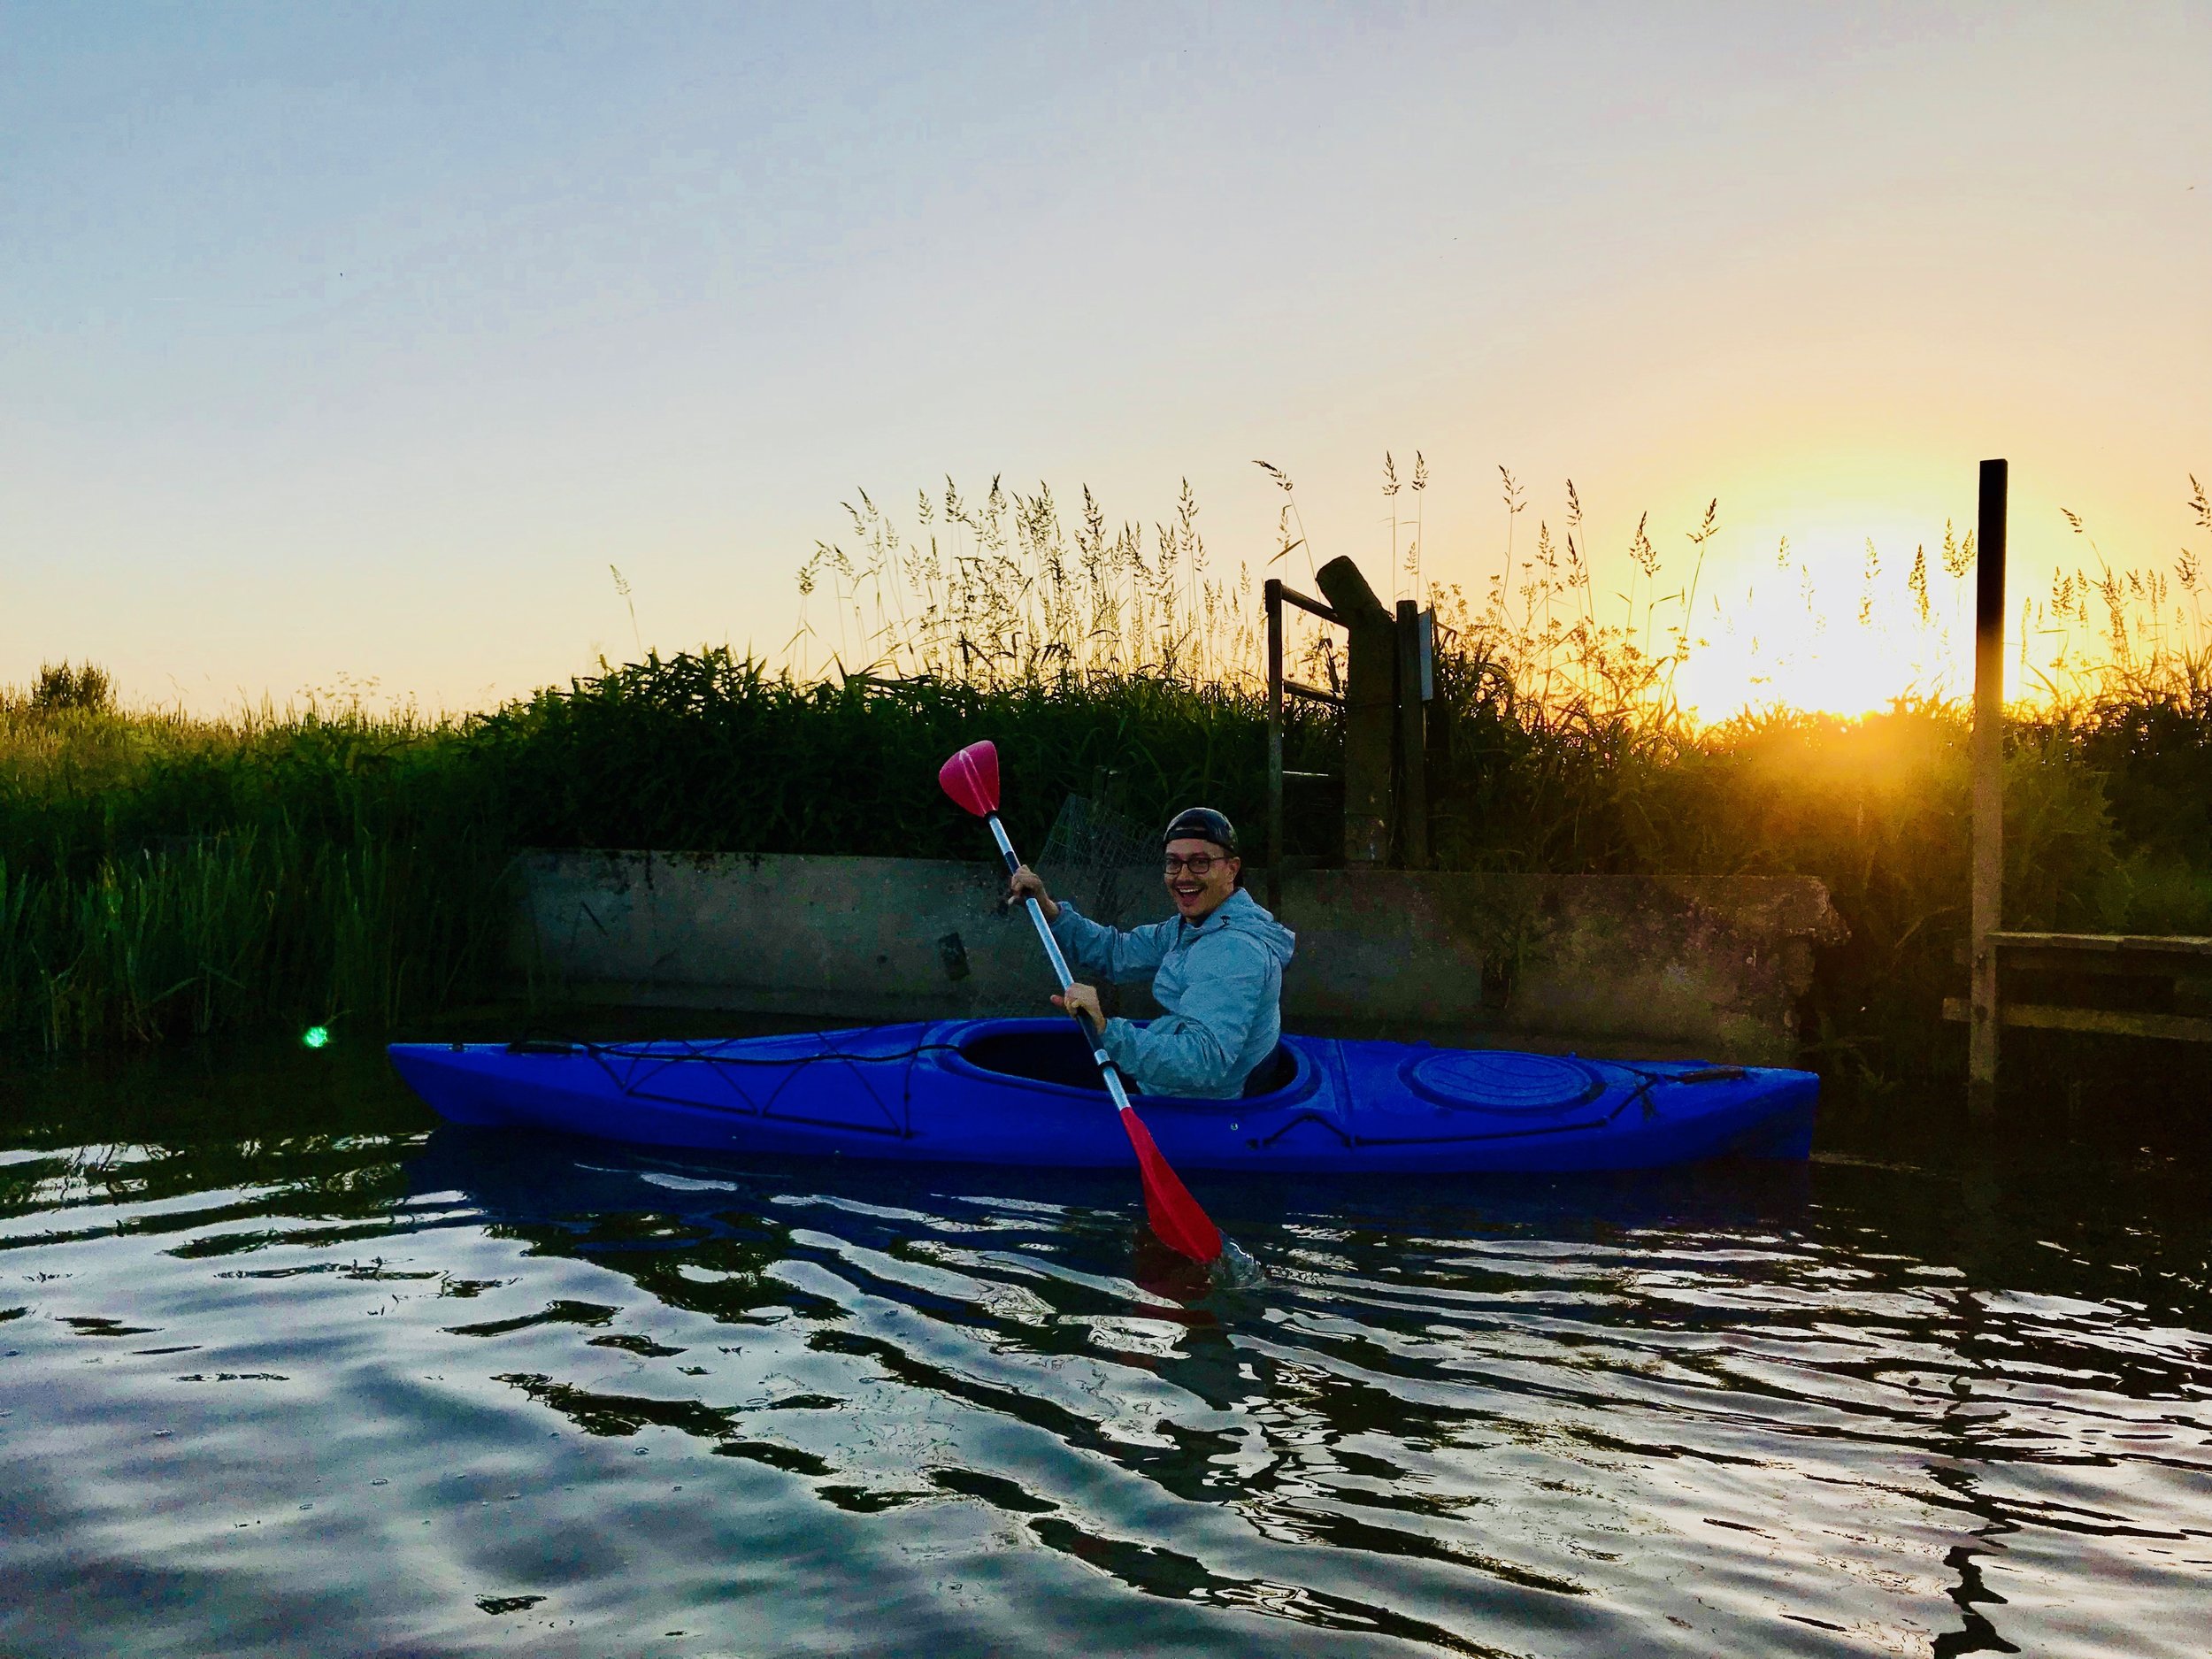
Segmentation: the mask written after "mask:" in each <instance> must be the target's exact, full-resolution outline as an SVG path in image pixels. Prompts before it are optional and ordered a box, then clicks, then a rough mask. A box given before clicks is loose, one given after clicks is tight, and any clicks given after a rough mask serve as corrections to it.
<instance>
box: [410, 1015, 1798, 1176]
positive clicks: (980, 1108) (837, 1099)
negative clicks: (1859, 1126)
mask: <svg viewBox="0 0 2212 1659" xmlns="http://www.w3.org/2000/svg"><path fill="white" fill-rule="evenodd" d="M391 1056H392V1064H394V1065H395V1066H396V1067H397V1068H398V1071H399V1074H400V1076H401V1077H403V1078H404V1079H406V1081H407V1083H408V1085H409V1086H410V1087H412V1088H413V1089H414V1090H415V1092H416V1093H417V1094H420V1095H421V1096H422V1097H423V1099H424V1100H425V1101H426V1102H429V1103H430V1105H431V1106H432V1107H433V1108H434V1110H436V1111H437V1112H438V1113H439V1115H440V1116H442V1117H443V1118H447V1119H449V1120H450V1121H452V1122H454V1123H460V1124H474V1125H494V1126H507V1127H515V1128H530V1129H546V1130H554V1131H557V1132H561V1133H570V1134H581V1135H591V1136H595V1137H598V1138H599V1139H602V1140H608V1141H630V1142H634V1143H637V1144H640V1145H647V1146H660V1147H683V1148H692V1149H695V1150H703V1151H719V1152H733V1153H740V1154H772V1155H777V1156H790V1155H799V1156H845V1157H853V1158H887V1159H895V1160H901V1161H907V1162H927V1163H944V1164H1016V1165H1024V1166H1028V1167H1055V1168H1076V1169H1120V1168H1126V1167H1127V1166H1128V1164H1129V1163H1130V1150H1129V1141H1128V1139H1127V1138H1126V1136H1125V1135H1124V1134H1123V1133H1122V1128H1121V1124H1120V1121H1119V1118H1118V1116H1117V1114H1116V1112H1115V1110H1114V1109H1113V1107H1112V1105H1111V1104H1110V1102H1109V1101H1108V1099H1107V1096H1106V1093H1105V1091H1104V1089H1103V1088H1102V1087H1101V1086H1100V1084H1099V1080H1098V1074H1097V1072H1096V1071H1094V1070H1093V1069H1092V1066H1091V1060H1090V1052H1089V1049H1088V1048H1087V1045H1086V1044H1085V1043H1084V1042H1083V1041H1081V1039H1080V1038H1079V1036H1078V1035H1077V1033H1076V1031H1075V1028H1074V1027H1073V1026H1072V1025H1070V1024H1068V1022H1066V1021H1064V1020H1059V1019H979V1020H939V1021H933V1022H928V1023H917V1024H912V1025H876V1026H870V1027H866V1028H864V1029H860V1030H854V1031H832V1032H818V1033H807V1034H805V1035H801V1036H782V1037H750V1038H741V1039H735V1040H733V1041H725V1042H614V1043H566V1042H518V1043H504V1044H502V1043H451V1044H446V1043H396V1044H394V1045H393V1046H392V1049H391ZM1819 1088H1820V1083H1819V1079H1817V1078H1816V1077H1815V1076H1814V1075H1813V1074H1812V1073H1811V1072H1809V1071H1782V1070H1778V1069H1772V1068H1760V1067H1747V1066H1733V1065H1711V1064H1703V1063H1701V1062H1666V1061H1638V1062H1636V1063H1634V1064H1627V1063H1622V1062H1615V1061H1607V1060H1586V1059H1580V1058H1578V1057H1575V1056H1564V1055H1541V1054H1514V1053H1508V1052H1503V1051H1499V1050H1492V1049H1471V1048H1432V1047H1431V1046H1429V1045H1428V1044H1426V1043H1398V1042H1363V1041H1337V1040H1332V1039H1322V1038H1314V1037H1286V1038H1284V1039H1283V1042H1282V1046H1281V1048H1279V1049H1277V1051H1276V1053H1275V1056H1274V1058H1273V1059H1272V1061H1271V1062H1270V1063H1269V1064H1267V1065H1265V1066H1263V1067H1262V1068H1261V1071H1260V1072H1259V1073H1256V1075H1255V1079H1254V1081H1253V1084H1252V1086H1251V1087H1248V1089H1247V1091H1246V1093H1245V1094H1244V1095H1243V1096H1242V1097H1241V1098H1240V1099H1235V1100H1185V1099H1179V1098H1176V1097H1173V1096H1168V1095H1156V1094H1148V1095H1140V1096H1138V1097H1137V1101H1136V1105H1137V1110H1138V1112H1139V1115H1140V1116H1141V1117H1142V1118H1143V1119H1144V1121H1145V1123H1146V1125H1147V1126H1148V1128H1150V1130H1151V1132H1152V1135H1153V1138H1154V1140H1156V1141H1157V1142H1158V1143H1159V1147H1160V1150H1161V1151H1162V1152H1163V1153H1164V1154H1165V1155H1166V1156H1167V1158H1168V1160H1169V1161H1170V1162H1171V1164H1174V1165H1175V1167H1176V1168H1178V1169H1180V1170H1247V1171H1267V1172H1283V1173H1320V1172H1338V1171H1341V1172H1345V1173H1380V1174H1389V1173H1407V1174H1451V1173H1461V1172H1466V1171H1482V1170H1509V1171H1536V1172H1565V1171H1578V1170H1632V1169H1653V1168H1657V1167H1660V1166H1662V1165H1665V1164H1687V1163H1693V1162H1695V1161H1697V1160H1699V1159H1703V1158H1714V1157H1724V1156H1747V1157H1759V1158H1796V1159H1802V1158H1804V1157H1806V1156H1808V1155H1809V1153H1810V1152H1811V1150H1812V1134H1813V1114H1814V1110H1815V1106H1816V1102H1817V1099H1818V1095H1819Z"/></svg>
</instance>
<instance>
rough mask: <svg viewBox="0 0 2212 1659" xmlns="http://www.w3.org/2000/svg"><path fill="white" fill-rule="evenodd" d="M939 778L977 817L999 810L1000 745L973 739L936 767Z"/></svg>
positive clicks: (949, 791) (951, 794)
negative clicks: (976, 741) (973, 740)
mask: <svg viewBox="0 0 2212 1659" xmlns="http://www.w3.org/2000/svg"><path fill="white" fill-rule="evenodd" d="M937 781H938V782H939V783H940V784H941V785H942V786H943V787H944V791H945V793H946V794H947V795H950V796H951V797H952V798H953V799H954V800H956V801H957V802H958V803H960V804H961V805H962V806H964V807H965V808H967V810H969V811H971V812H972V813H974V814H975V815H976V817H978V818H988V817H989V816H990V815H991V814H992V813H994V812H995V811H997V810H998V745H997V744H995V743H994V742H992V741H990V740H989V739H988V738H986V739H985V740H984V741H982V742H980V743H971V744H969V745H968V746H967V748H965V749H962V750H961V751H960V752H959V753H958V754H957V755H955V756H954V757H952V758H951V759H950V760H949V761H947V762H946V763H945V764H943V765H941V766H940V767H939V768H938V769H937Z"/></svg>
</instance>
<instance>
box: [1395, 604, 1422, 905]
mask: <svg viewBox="0 0 2212 1659" xmlns="http://www.w3.org/2000/svg"><path fill="white" fill-rule="evenodd" d="M1427 714H1428V705H1427V704H1426V703H1424V702H1422V700H1421V607H1420V605H1419V604H1418V603H1416V602H1415V601H1413V600H1410V599H1401V600H1400V601H1399V602H1398V783H1399V788H1398V850H1399V852H1400V854H1401V856H1402V857H1403V858H1404V861H1405V865H1406V868H1407V869H1409V870H1425V869H1427V868H1428V867H1429V778H1428V759H1429V739H1428V720H1427Z"/></svg>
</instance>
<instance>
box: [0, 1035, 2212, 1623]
mask: <svg viewBox="0 0 2212 1659" xmlns="http://www.w3.org/2000/svg"><path fill="white" fill-rule="evenodd" d="M28 1087H29V1096H30V1097H29V1098H28V1100H27V1101H16V1102H10V1104H9V1106H8V1108H7V1115H6V1117H5V1118H4V1119H0V1547H4V1560H5V1570H4V1571H0V1651H5V1652H8V1653H10V1654H23V1655H45V1654H75V1653H84V1652H93V1651H125V1650H129V1651H134V1652H136V1651H169V1652H175V1653H180V1654H196V1653H205V1652H214V1651H223V1652H231V1653H250V1652H283V1653H392V1654H399V1653H407V1654H432V1653H435V1654H467V1653H478V1652H508V1651H515V1650H527V1651H532V1652H549V1653H568V1652H573V1653H577V1654H603V1653H621V1654H629V1653H655V1654H661V1653H674V1654H699V1655H706V1654H747V1655H770V1654H814V1653H884V1654H890V1653H915V1652H923V1651H929V1652H943V1653H1030V1652H1037V1653H1042V1652H1047V1651H1056V1650H1059V1649H1062V1648H1064V1647H1066V1646H1067V1645H1068V1644H1069V1642H1070V1641H1071V1640H1077V1641H1079V1640H1088V1641H1090V1642H1093V1643H1098V1642H1102V1641H1106V1642H1110V1643H1111V1644H1112V1645H1113V1646H1114V1647H1115V1648H1116V1649H1117V1650H1119V1651H1126V1652H1177V1651H1187V1652H1193V1653H1196V1652H1201V1651H1202V1652H1206V1653H1209V1654H1212V1653H1251V1654H1275V1653H1283V1652H1340V1653H1346V1654H1355V1653H1356V1654H1367V1653H1379V1652H1405V1653H1420V1652H1432V1653H1436V1652H1440V1653H1448V1654H1490V1653H1509V1654H1536V1653H1545V1654H1558V1653H1590V1654H1600V1653H1603V1654H1615V1653H1629V1652H1634V1653H1681V1654H1698V1655H1703V1654H1711V1653H1717V1652H1732V1653H1760V1654H1768V1653H1862V1652H1872V1653H1908V1654H1909V1653H1945V1654H1951V1653H1966V1652H1975V1651H1987V1652H2010V1651H2024V1652H2031V1653H2036V1654H2088V1653H2116V1652H2127V1653H2131V1654H2182V1653H2191V1654H2194V1653H2199V1652H2201V1651H2203V1648H2204V1645H2205V1644H2204V1637H2203V1631H2202V1617H2201V1609H2202V1607H2203V1606H2204V1605H2205V1604H2206V1603H2205V1601H2204V1599H2203V1598H2204V1597H2205V1595H2206V1594H2207V1592H2208V1590H2212V1495H2208V1494H2212V1483H2208V1480H2207V1476H2208V1474H2212V1404H2208V1389H2212V1337H2208V1335H2207V1334H2206V1333H2207V1332H2208V1330H2212V1320H2208V1287H2207V1271H2206V1270H2207V1263H2206V1231H2205V1225H2204V1220H2203V1216H2204V1204H2203V1197H2204V1190H2203V1182H2202V1180H2201V1179H2200V1176H2199V1175H2197V1174H2195V1173H2193V1172H2191V1171H2173V1170H2166V1171H2156V1170H2152V1171H2129V1170H2124V1169H2118V1168H2115V1169H2112V1170H2110V1171H2105V1172H2103V1173H2098V1172H2097V1171H2095V1170H2090V1171H2086V1172H2085V1171H2084V1170H2083V1169H2082V1168H2080V1167H2078V1166H2077V1165H2078V1161H2076V1162H2075V1163H2069V1162H2068V1161H2067V1160H2065V1159H2064V1158H2062V1157H2054V1158H2052V1159H2049V1160H2047V1170H2048V1172H2047V1173H2039V1172H2038V1171H2039V1167H2040V1166H2039V1165H2037V1164H2032V1163H2031V1164H2019V1163H2017V1162H2016V1163H2015V1164H2013V1165H2012V1166H2009V1167H2008V1168H2005V1169H2003V1170H1998V1171H1992V1170H1986V1169H1983V1170H1976V1171H1968V1172H1967V1173H1965V1174H1963V1175H1962V1174H1961V1173H1959V1172H1957V1171H1946V1170H1944V1169H1942V1168H1940V1167H1935V1166H1926V1167H1914V1166H1904V1167H1896V1166H1892V1167H1881V1166H1879V1165H1878V1164H1874V1163H1872V1162H1871V1161H1867V1160H1857V1159H1846V1158H1841V1157H1832V1158H1830V1159H1829V1160H1828V1161H1825V1162H1822V1163H1819V1164H1816V1165H1815V1166H1814V1167H1813V1168H1812V1169H1811V1170H1810V1171H1778V1170H1774V1169H1771V1168H1767V1169H1748V1168H1740V1169H1724V1168H1716V1169H1708V1170H1703V1171H1692V1172H1688V1173H1678V1174H1674V1175H1671V1176H1667V1177H1664V1178H1644V1179H1632V1180H1615V1181H1609V1182H1601V1183H1590V1182H1577V1183H1569V1182H1561V1181H1551V1180H1532V1179H1526V1178H1520V1179H1509V1180H1484V1181H1466V1180H1455V1181H1453V1182H1450V1183H1439V1184H1436V1185H1432V1186H1428V1187H1415V1188H1399V1189H1387V1188H1378V1187H1357V1186H1351V1185H1345V1184H1331V1183H1329V1182H1326V1181H1318V1180H1317V1181H1312V1182H1303V1183H1294V1184H1286V1183H1271V1184H1268V1185H1265V1186H1258V1185H1253V1186H1238V1185H1236V1184H1234V1183H1226V1182H1222V1181H1219V1180H1211V1181H1209V1182H1208V1183H1207V1184H1206V1190H1205V1191H1204V1193H1203V1194H1202V1196H1203V1197H1204V1199H1205V1200H1206V1202H1207V1203H1208V1204H1209V1206H1210V1208H1211V1209H1213V1210H1215V1212H1216V1214H1217V1217H1218V1218H1219V1219H1220V1220H1221V1221H1222V1222H1223V1223H1224V1225H1225V1226H1226V1227H1227V1228H1228V1229H1229V1230H1230V1231H1231V1232H1233V1233H1234V1234H1235V1235H1236V1237H1237V1238H1238V1240H1240V1242H1241V1243H1242V1244H1243V1245H1244V1247H1245V1248H1247V1249H1248V1251H1250V1253H1251V1254H1252V1255H1253V1256H1254V1257H1255V1258H1256V1260H1257V1261H1258V1263H1259V1264H1260V1265H1261V1267H1262V1268H1263V1270H1264V1278H1263V1280H1262V1281H1261V1282H1259V1283H1257V1284H1256V1285H1251V1286H1242V1287H1237V1288H1228V1289H1222V1288H1213V1287H1209V1286H1205V1285H1204V1284H1203V1283H1202V1282H1195V1281H1194V1280H1193V1279H1190V1278H1189V1277H1188V1275H1187V1273H1186V1272H1185V1271H1184V1270H1183V1268H1182V1265H1181V1264H1180V1263H1179V1262H1178V1261H1177V1260H1176V1259H1175V1258H1172V1257H1170V1256H1164V1254H1161V1253H1156V1251H1154V1250H1150V1249H1148V1248H1144V1245H1143V1243H1142V1241H1141V1239H1140V1238H1139V1237H1138V1235H1137V1233H1136V1230H1135V1228H1134V1217H1135V1216H1136V1214H1137V1205H1136V1203H1135V1201H1134V1187H1133V1182H1130V1181H1125V1180H1120V1179H1114V1178H1112V1177H1090V1176H1070V1175H1067V1174H1064V1173H1059V1172H1054V1173H1049V1174H1046V1173H1034V1174H1025V1173H1021V1172H1017V1171H965V1170H949V1171H887V1170H879V1169H871V1168H865V1167H860V1166H852V1167H844V1166H837V1165H814V1166H803V1165H791V1166H777V1167H769V1166H760V1165H753V1166H744V1165H727V1164H713V1163H710V1162H706V1161H700V1160H686V1159H680V1158H671V1157H668V1156H658V1155H640V1154H633V1153H627V1152H625V1151H622V1150H620V1149H618V1148H609V1147H604V1146H594V1145H588V1144H585V1143H579V1142H556V1141H545V1140H536V1139H523V1138H518V1137H511V1136H487V1135H483V1134H470V1133H458V1132H455V1131H452V1130H448V1129H438V1130H436V1131H434V1132H433V1131H432V1130H431V1128H430V1125H429V1124H428V1122H427V1120H426V1118H424V1116H423V1115H422V1114H421V1113H420V1112H419V1109H417V1108H416V1107H415V1106H414V1105H413V1104H412V1103H411V1102H410V1101H409V1100H408V1099H407V1098H406V1097H405V1096H404V1095H403V1094H402V1093H401V1092H400V1091H399V1090H398V1088H397V1087H396V1085H393V1084H390V1083H389V1082H388V1081H387V1080H386V1079H384V1077H383V1076H382V1074H381V1073H380V1072H379V1071H374V1070H373V1069H371V1068H367V1067H363V1066H356V1067H354V1068H352V1069H350V1070H345V1069H340V1068H334V1067H333V1066H332V1065H331V1064H330V1063H329V1062H328V1061H327V1059H321V1058H319V1059H318V1060H317V1061H315V1062H314V1064H312V1065H311V1066H310V1065H308V1064H307V1063H305V1062H303V1061H301V1060H298V1059H291V1060H285V1061H270V1062H266V1063H259V1062H257V1063H256V1064H251V1065H240V1066H237V1067H234V1068H232V1069H230V1070H229V1071H226V1072H225V1073H224V1074H222V1075H220V1076H217V1077H204V1076H202V1075H201V1074H199V1073H196V1072H193V1071H179V1070H175V1069H156V1068H153V1067H150V1066H140V1067H131V1068H124V1069H120V1070H115V1071H109V1072H106V1073H104V1074H98V1075H94V1074H90V1073H75V1074H68V1075H65V1076H62V1077H59V1078H50V1079H44V1080H40V1079H33V1080H32V1082H31V1084H30V1085H29V1086H28Z"/></svg>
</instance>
